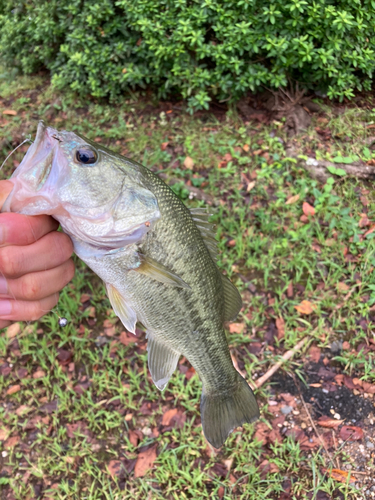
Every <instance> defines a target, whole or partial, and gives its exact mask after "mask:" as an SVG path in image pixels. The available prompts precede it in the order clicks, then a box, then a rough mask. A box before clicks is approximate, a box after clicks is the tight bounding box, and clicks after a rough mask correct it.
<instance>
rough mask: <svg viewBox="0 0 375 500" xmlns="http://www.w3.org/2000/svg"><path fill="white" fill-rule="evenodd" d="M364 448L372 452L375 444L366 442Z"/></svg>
mask: <svg viewBox="0 0 375 500" xmlns="http://www.w3.org/2000/svg"><path fill="white" fill-rule="evenodd" d="M366 448H368V449H369V450H373V449H374V448H375V444H374V443H372V442H371V441H366Z"/></svg>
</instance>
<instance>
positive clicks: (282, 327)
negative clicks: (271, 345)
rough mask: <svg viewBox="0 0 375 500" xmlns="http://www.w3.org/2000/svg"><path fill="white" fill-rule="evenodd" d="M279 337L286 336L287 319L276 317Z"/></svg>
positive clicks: (279, 338)
mask: <svg viewBox="0 0 375 500" xmlns="http://www.w3.org/2000/svg"><path fill="white" fill-rule="evenodd" d="M276 328H277V338H278V340H281V339H282V338H284V336H285V321H284V320H283V318H276Z"/></svg>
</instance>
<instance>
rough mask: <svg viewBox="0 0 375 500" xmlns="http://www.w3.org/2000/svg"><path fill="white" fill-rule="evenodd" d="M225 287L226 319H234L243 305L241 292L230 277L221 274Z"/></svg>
mask: <svg viewBox="0 0 375 500" xmlns="http://www.w3.org/2000/svg"><path fill="white" fill-rule="evenodd" d="M220 275H221V280H222V283H223V289H224V304H225V305H224V321H233V320H234V319H236V317H237V314H238V313H239V312H240V310H241V307H242V299H241V295H240V292H239V291H238V290H237V288H236V287H235V286H234V285H233V283H232V282H231V281H229V279H228V278H227V277H226V276H224V275H223V274H221V273H220Z"/></svg>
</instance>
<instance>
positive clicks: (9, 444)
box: [4, 436, 20, 449]
mask: <svg viewBox="0 0 375 500" xmlns="http://www.w3.org/2000/svg"><path fill="white" fill-rule="evenodd" d="M19 441H20V437H19V436H13V437H10V438H9V439H7V440H6V441H5V443H4V448H5V449H9V448H14V447H15V446H17V444H18V443H19Z"/></svg>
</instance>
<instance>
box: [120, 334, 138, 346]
mask: <svg viewBox="0 0 375 500" xmlns="http://www.w3.org/2000/svg"><path fill="white" fill-rule="evenodd" d="M119 340H120V342H121V344H124V345H129V344H134V342H136V341H137V337H136V336H135V335H134V333H130V332H125V331H123V332H121V333H120V339H119Z"/></svg>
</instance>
